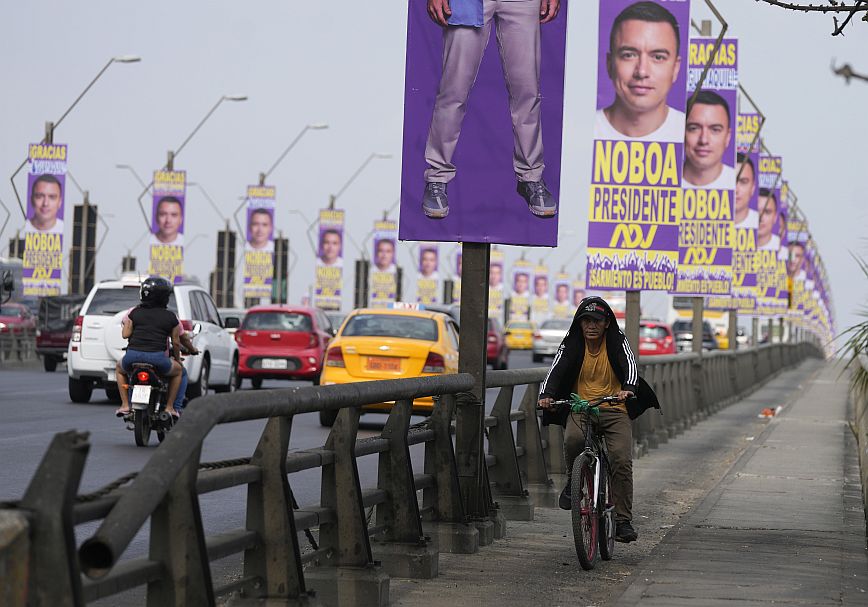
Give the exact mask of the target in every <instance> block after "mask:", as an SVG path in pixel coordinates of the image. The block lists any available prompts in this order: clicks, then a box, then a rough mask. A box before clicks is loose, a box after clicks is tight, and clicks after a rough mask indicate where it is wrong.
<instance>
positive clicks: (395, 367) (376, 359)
mask: <svg viewBox="0 0 868 607" xmlns="http://www.w3.org/2000/svg"><path fill="white" fill-rule="evenodd" d="M400 370H401V359H400V358H398V357H396V356H369V357H368V371H400Z"/></svg>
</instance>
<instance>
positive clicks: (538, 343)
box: [533, 318, 573, 363]
mask: <svg viewBox="0 0 868 607" xmlns="http://www.w3.org/2000/svg"><path fill="white" fill-rule="evenodd" d="M572 322H573V321H571V320H566V319H559V318H552V319H550V320H547V321H545V322H543V324H541V325H540V327H539V329H537V331H536V333H534V334H533V362H535V363H541V362H543V359H544V358H545V357H546V356H552V357H554V355H555V354H556V353H557V351H558V346H560V345H561V342H562V341H563V340H564V337H565V336H566V334H567V331H569V330H570V325H571V324H572Z"/></svg>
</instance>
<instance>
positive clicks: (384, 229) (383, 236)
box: [370, 220, 398, 308]
mask: <svg viewBox="0 0 868 607" xmlns="http://www.w3.org/2000/svg"><path fill="white" fill-rule="evenodd" d="M397 240H398V225H397V224H396V223H395V222H394V221H390V220H382V221H375V222H374V238H373V242H374V244H373V247H374V249H373V256H372V259H373V263H372V264H371V275H370V280H371V287H370V293H371V307H373V308H384V307H386V306H388V305H389V304H390V303H392V302H394V301H395V300H396V298H397V294H398V280H397V268H396V266H395V253H396V250H395V245H396V241H397Z"/></svg>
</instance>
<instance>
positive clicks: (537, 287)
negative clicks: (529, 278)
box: [530, 264, 550, 323]
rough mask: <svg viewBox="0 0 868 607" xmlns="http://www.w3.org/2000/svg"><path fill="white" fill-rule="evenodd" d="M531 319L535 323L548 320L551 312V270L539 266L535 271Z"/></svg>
mask: <svg viewBox="0 0 868 607" xmlns="http://www.w3.org/2000/svg"><path fill="white" fill-rule="evenodd" d="M530 306H531V309H530V317H531V319H533V321H534V322H535V323H541V322H542V321H544V320H546V319H548V317H549V315H550V311H549V269H548V267H546V266H544V265H542V264H538V265H537V266H536V267H535V268H534V271H533V297H532V298H531V304H530Z"/></svg>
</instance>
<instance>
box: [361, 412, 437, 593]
mask: <svg viewBox="0 0 868 607" xmlns="http://www.w3.org/2000/svg"><path fill="white" fill-rule="evenodd" d="M412 409H413V402H412V401H410V400H399V401H397V402H396V403H395V405H394V406H393V407H392V410H391V412H390V413H389V418H388V420H387V421H386V426H385V428H383V432H382V434H381V436H382V438H385V439H387V440H388V441H389V450H388V451H386V452H383V453H380V463H379V474H378V477H377V478H378V481H377V486H378V487H379V488H380V489H382V490H384V491H386V493H387V494H388V496H389V498H388V500H387V501H386V503H385V504H379V505H378V506H377V525H378V526H383V527H385V528H386V532H385V533H384V534H383V535H382V536H381V537H380V538H378V539H376V540H374V542H373V544H372V548H373V552H374V558H376V559H377V560H378V561H380V562H381V563H382V564H383V568H384V569H385V570H386V573H388V574H389V575H391V576H395V577H404V578H424V579H430V578H433V577H437V573H438V571H439V569H438V565H439V553H438V551H437V549H436V547H435V546H433V545H432V543H431V542H429V541H428V540H427V539H426V538H425V536H424V534H423V533H422V523H421V522H420V520H419V503H418V502H417V501H416V484H415V481H414V480H413V463H412V460H411V459H410V447H409V445H408V442H407V432H408V431H409V428H410V414H411V412H412Z"/></svg>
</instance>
